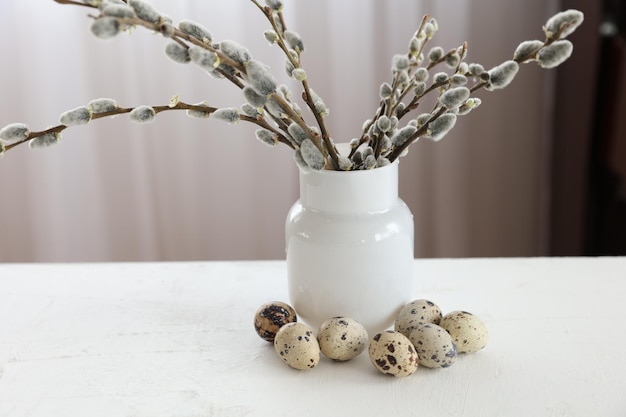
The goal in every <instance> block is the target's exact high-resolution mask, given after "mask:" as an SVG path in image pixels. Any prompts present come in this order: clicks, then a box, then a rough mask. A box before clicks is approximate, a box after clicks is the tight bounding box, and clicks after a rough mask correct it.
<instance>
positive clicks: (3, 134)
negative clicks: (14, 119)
mask: <svg viewBox="0 0 626 417" xmlns="http://www.w3.org/2000/svg"><path fill="white" fill-rule="evenodd" d="M29 135H30V129H29V128H28V125H26V124H24V123H11V124H10V125H7V126H5V127H3V128H2V130H0V141H2V142H3V143H5V144H7V145H11V144H13V143H17V142H21V141H23V140H26V139H28V136H29Z"/></svg>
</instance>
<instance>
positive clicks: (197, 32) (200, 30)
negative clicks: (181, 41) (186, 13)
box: [178, 20, 213, 44]
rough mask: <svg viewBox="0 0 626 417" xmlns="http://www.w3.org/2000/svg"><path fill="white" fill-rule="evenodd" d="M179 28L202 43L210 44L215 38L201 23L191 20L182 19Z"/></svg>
mask: <svg viewBox="0 0 626 417" xmlns="http://www.w3.org/2000/svg"><path fill="white" fill-rule="evenodd" d="M178 29H179V30H180V31H181V32H183V33H184V34H186V35H189V36H192V37H194V38H196V39H197V40H199V41H200V42H202V43H207V44H210V43H211V40H212V39H213V38H212V36H211V32H209V30H208V29H207V28H205V27H204V26H202V25H201V24H199V23H196V22H193V21H191V20H181V21H180V22H178Z"/></svg>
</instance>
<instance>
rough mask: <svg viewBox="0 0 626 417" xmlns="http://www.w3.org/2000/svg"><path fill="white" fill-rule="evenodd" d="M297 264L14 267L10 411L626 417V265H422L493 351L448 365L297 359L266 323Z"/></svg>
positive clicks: (5, 337)
mask: <svg viewBox="0 0 626 417" xmlns="http://www.w3.org/2000/svg"><path fill="white" fill-rule="evenodd" d="M285 270H286V268H285V263H284V262H282V261H275V262H268V261H265V262H197V263H111V264H31V265H27V264H3V265H0V417H27V416H28V417H56V416H63V417H72V416H81V417H99V416H102V417H118V416H119V417H122V416H123V417H144V416H145V417H207V416H220V417H221V416H228V417H236V416H316V417H317V416H340V415H341V416H379V415H384V416H429V417H437V416H468V417H481V416H508V417H511V416H520V417H521V416H523V417H528V416H551V417H557V416H558V417H566V416H571V417H574V416H603V417H606V416H620V417H623V416H626V355H625V354H624V347H625V346H626V258H623V257H622V258H530V259H524V258H511V259H457V260H446V259H439V260H416V261H415V282H416V292H415V298H428V299H430V300H432V301H434V302H435V303H437V304H438V305H439V306H440V307H441V308H442V310H443V311H444V313H445V312H447V311H452V310H459V309H462V310H467V311H470V312H472V313H474V314H476V315H477V316H479V317H480V318H482V319H483V321H484V322H485V323H486V324H487V327H488V329H489V332H490V343H489V345H488V346H487V347H486V348H485V349H484V350H482V351H480V352H478V353H476V354H468V355H462V356H460V357H459V358H458V360H457V362H456V363H455V364H454V365H453V366H452V367H450V368H446V369H439V370H435V369H427V368H419V369H418V371H417V372H416V373H415V374H413V375H412V376H410V377H406V378H393V377H388V376H385V375H382V374H380V373H378V372H377V371H376V370H375V369H374V368H373V367H372V366H371V364H370V362H369V358H368V356H367V352H365V353H364V354H362V355H361V356H359V357H357V358H356V359H355V360H353V361H351V362H347V363H335V362H332V361H330V360H327V359H322V361H321V362H320V364H319V365H318V367H317V368H314V369H312V370H309V371H296V370H294V369H291V368H289V367H287V366H286V365H284V364H283V363H282V362H281V361H280V359H278V357H277V356H276V355H275V353H274V349H273V347H272V345H271V344H269V343H267V342H265V341H263V340H262V339H261V338H259V337H258V336H257V335H256V333H255V331H254V328H253V324H252V322H253V316H254V313H255V311H256V309H257V307H259V306H260V305H261V304H263V303H265V302H267V301H272V300H282V301H288V300H287V287H286V276H285V274H286V272H285Z"/></svg>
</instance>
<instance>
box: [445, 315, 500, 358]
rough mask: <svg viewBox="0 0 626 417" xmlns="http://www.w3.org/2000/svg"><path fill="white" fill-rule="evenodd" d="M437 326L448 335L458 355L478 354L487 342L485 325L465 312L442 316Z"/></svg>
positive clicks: (487, 336) (487, 334)
mask: <svg viewBox="0 0 626 417" xmlns="http://www.w3.org/2000/svg"><path fill="white" fill-rule="evenodd" d="M439 325H440V326H441V327H443V328H444V329H445V330H446V331H447V332H448V333H450V336H452V340H453V341H454V343H456V348H457V351H458V352H459V353H472V352H478V351H479V350H481V349H483V348H484V347H485V346H487V342H488V341H489V333H488V332H487V327H486V326H485V324H484V323H483V322H482V321H481V320H480V319H479V318H478V317H476V316H475V315H473V314H472V313H468V312H467V311H453V312H451V313H448V314H446V315H445V316H443V318H442V319H441V322H440V323H439Z"/></svg>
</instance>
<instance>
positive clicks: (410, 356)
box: [369, 330, 419, 377]
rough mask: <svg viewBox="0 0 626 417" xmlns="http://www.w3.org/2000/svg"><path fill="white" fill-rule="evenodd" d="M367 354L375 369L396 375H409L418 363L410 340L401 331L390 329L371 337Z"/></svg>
mask: <svg viewBox="0 0 626 417" xmlns="http://www.w3.org/2000/svg"><path fill="white" fill-rule="evenodd" d="M369 355H370V360H371V361H372V364H373V365H374V367H375V368H376V369H378V370H379V371H380V372H382V373H383V374H386V375H393V376H396V377H401V376H409V375H411V374H412V373H414V372H415V371H416V370H417V367H418V364H419V359H418V357H417V352H416V351H415V348H414V347H413V344H411V341H410V340H409V339H408V338H407V337H406V336H405V335H403V334H402V333H399V332H394V331H392V330H387V331H385V332H382V333H378V334H376V335H375V336H374V337H373V338H372V340H371V341H370V346H369Z"/></svg>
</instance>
